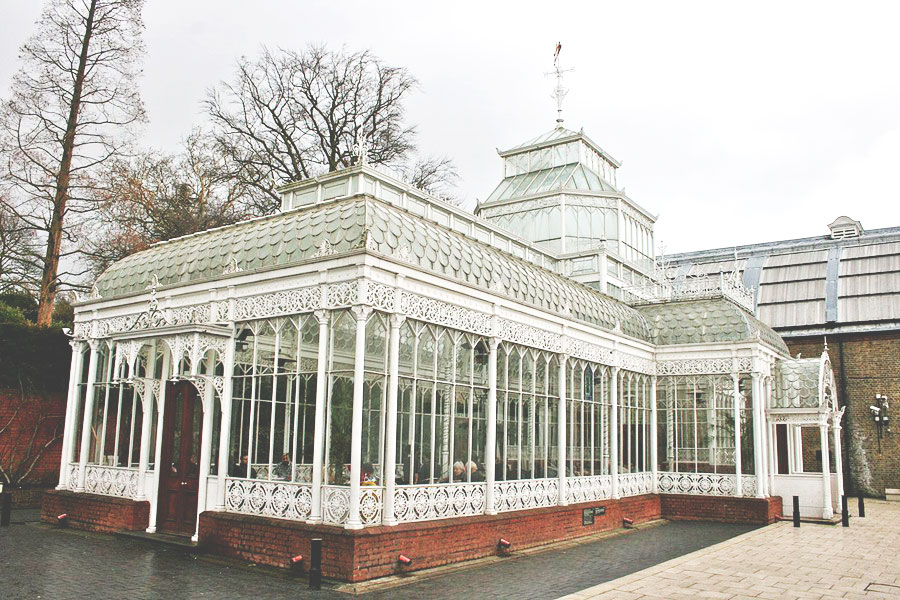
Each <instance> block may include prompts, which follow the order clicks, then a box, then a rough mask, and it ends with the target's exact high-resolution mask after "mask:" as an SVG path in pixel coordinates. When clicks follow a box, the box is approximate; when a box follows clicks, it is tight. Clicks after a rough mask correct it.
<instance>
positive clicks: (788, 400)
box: [772, 357, 822, 408]
mask: <svg viewBox="0 0 900 600" xmlns="http://www.w3.org/2000/svg"><path fill="white" fill-rule="evenodd" d="M775 369H776V372H775V393H774V395H773V398H772V404H773V408H818V407H819V404H820V402H821V399H820V398H819V376H820V373H821V369H822V359H821V358H819V357H816V358H792V359H788V360H781V361H778V364H777V365H776V367H775Z"/></svg>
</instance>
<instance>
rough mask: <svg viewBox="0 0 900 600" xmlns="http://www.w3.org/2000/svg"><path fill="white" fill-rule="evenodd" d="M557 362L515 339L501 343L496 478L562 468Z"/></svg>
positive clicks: (531, 475)
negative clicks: (560, 465) (510, 342)
mask: <svg viewBox="0 0 900 600" xmlns="http://www.w3.org/2000/svg"><path fill="white" fill-rule="evenodd" d="M558 397H559V362H558V361H557V359H556V356H555V355H553V354H552V353H549V352H540V351H535V350H530V349H528V348H525V347H524V346H518V345H515V344H500V346H499V347H498V348H497V447H496V463H495V468H494V478H495V479H496V480H497V481H504V480H514V479H537V478H542V477H555V476H556V475H557V473H558V462H559V450H558V443H557V440H558V434H557V427H558V422H559V420H558V412H559V408H558V406H557V398H558Z"/></svg>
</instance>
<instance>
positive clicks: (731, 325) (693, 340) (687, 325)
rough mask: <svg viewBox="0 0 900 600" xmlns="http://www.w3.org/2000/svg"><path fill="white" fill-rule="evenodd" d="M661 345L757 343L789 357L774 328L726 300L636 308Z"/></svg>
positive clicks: (655, 339)
mask: <svg viewBox="0 0 900 600" xmlns="http://www.w3.org/2000/svg"><path fill="white" fill-rule="evenodd" d="M637 309H638V310H639V311H640V312H641V313H642V314H643V315H644V317H645V318H646V319H647V322H648V323H649V325H650V330H651V333H652V335H653V339H654V341H655V342H656V343H657V344H660V345H675V344H702V343H710V342H751V341H756V340H757V339H760V340H762V341H763V342H765V343H767V344H769V345H770V346H772V347H773V348H776V349H777V350H780V351H781V352H783V353H784V354H787V353H788V349H787V346H786V345H785V343H784V341H783V340H782V339H781V337H780V336H779V335H778V334H777V333H775V332H774V331H772V328H771V327H769V326H768V325H766V324H765V323H763V322H761V321H760V320H759V319H757V318H756V317H754V316H753V315H751V314H749V313H748V312H747V311H745V310H743V309H741V308H740V307H738V306H737V305H736V304H734V303H733V302H731V301H729V300H726V299H724V298H720V299H710V300H686V301H677V302H668V303H663V304H648V305H643V306H639V307H637Z"/></svg>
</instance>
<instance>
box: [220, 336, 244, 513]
mask: <svg viewBox="0 0 900 600" xmlns="http://www.w3.org/2000/svg"><path fill="white" fill-rule="evenodd" d="M233 330H234V328H232V331H233ZM226 344H227V345H226V346H225V360H224V362H223V364H222V367H223V368H222V374H223V376H224V377H225V379H224V381H222V397H221V398H219V403H220V405H221V407H222V424H221V425H220V426H219V475H218V477H219V485H218V487H216V510H225V492H226V489H225V487H226V482H225V478H226V477H227V476H228V467H229V465H230V462H229V459H230V456H229V454H230V452H229V450H230V448H231V396H232V395H233V393H234V392H233V390H234V379H233V377H234V344H235V341H234V337H233V336H232V337H231V338H230V339H229V340H228V341H227V342H226ZM235 460H240V457H235Z"/></svg>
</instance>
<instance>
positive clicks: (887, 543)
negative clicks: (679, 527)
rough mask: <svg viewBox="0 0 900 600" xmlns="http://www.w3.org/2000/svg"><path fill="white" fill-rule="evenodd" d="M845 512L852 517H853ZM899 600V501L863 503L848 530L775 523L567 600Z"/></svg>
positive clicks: (573, 595)
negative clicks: (862, 509) (862, 511)
mask: <svg viewBox="0 0 900 600" xmlns="http://www.w3.org/2000/svg"><path fill="white" fill-rule="evenodd" d="M855 514H856V511H855V506H854V510H851V515H855ZM670 598H672V599H674V598H720V599H722V600H746V599H749V598H771V599H776V598H777V599H779V600H781V599H785V600H790V599H801V598H802V599H816V598H821V599H830V598H848V599H856V600H863V599H864V600H880V599H888V598H892V599H894V600H896V599H897V598H900V503H896V502H884V501H868V502H866V518H851V520H850V527H848V528H845V527H841V526H840V525H837V526H828V525H810V524H803V525H802V526H801V527H800V528H799V529H797V528H794V527H793V526H792V524H791V523H790V522H781V523H776V524H775V525H770V526H769V527H765V528H763V529H758V530H756V531H752V532H750V533H747V534H745V535H741V536H738V537H736V538H733V539H730V540H728V541H725V542H723V543H720V544H717V545H715V546H712V547H709V548H706V549H703V550H699V551H697V552H693V553H690V554H686V555H684V556H681V557H679V558H676V559H674V560H671V561H668V562H665V563H662V564H659V565H656V566H654V567H651V568H648V569H645V570H643V571H639V572H636V573H633V574H631V575H628V576H626V577H622V578H620V579H616V580H614V581H610V582H608V583H604V584H600V585H597V586H594V587H591V588H588V589H585V590H582V591H580V592H578V593H575V594H572V595H570V596H567V600H588V599H591V600H593V599H597V600H600V599H602V600H609V599H616V600H640V599H670Z"/></svg>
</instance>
